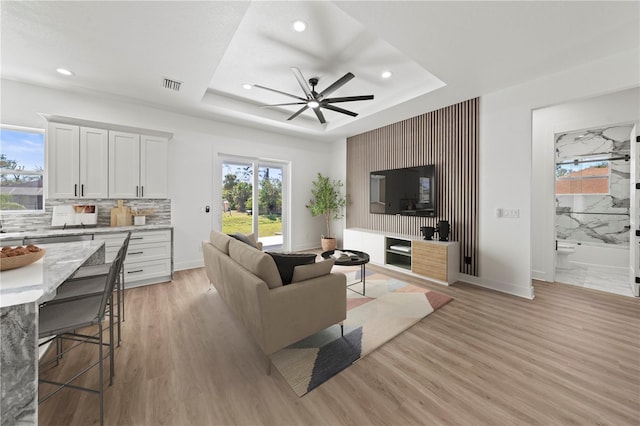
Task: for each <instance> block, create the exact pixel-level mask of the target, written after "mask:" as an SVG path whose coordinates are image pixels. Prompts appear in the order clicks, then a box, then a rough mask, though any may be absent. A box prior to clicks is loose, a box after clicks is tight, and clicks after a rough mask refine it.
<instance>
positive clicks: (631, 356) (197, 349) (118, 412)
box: [39, 267, 640, 425]
mask: <svg viewBox="0 0 640 426" xmlns="http://www.w3.org/2000/svg"><path fill="white" fill-rule="evenodd" d="M372 268H373V267H372ZM374 269H376V268H374ZM381 271H383V272H384V273H388V272H387V271H384V270H381ZM402 277H404V278H403V279H405V280H407V281H410V279H407V277H406V276H404V275H403V276H402ZM426 286H427V287H429V288H430V289H433V290H436V291H440V292H442V293H447V294H449V295H451V296H453V297H454V298H455V300H454V301H453V302H452V303H450V304H448V305H447V306H445V307H443V308H442V309H440V310H439V311H437V312H435V313H433V314H431V315H430V316H428V317H426V318H425V319H423V320H422V321H421V322H419V323H418V324H417V325H415V326H414V327H412V328H411V329H409V330H408V331H406V332H404V333H402V334H401V335H399V336H398V337H396V338H395V339H393V340H392V341H390V342H388V343H387V344H385V345H384V346H382V347H381V348H379V349H378V350H376V351H374V352H373V353H372V354H370V355H368V356H366V357H365V358H363V359H361V360H360V361H358V362H357V363H356V364H354V365H352V366H351V367H349V368H348V369H346V370H345V371H343V372H341V373H340V374H338V375H337V376H335V377H334V378H332V379H331V380H329V381H328V382H326V383H324V384H323V385H321V386H320V387H319V388H317V389H315V390H313V391H312V392H310V393H309V394H307V395H305V396H304V397H302V398H298V397H297V396H296V395H295V394H294V392H293V391H292V390H291V389H290V388H289V386H288V385H287V383H286V382H285V381H284V380H283V379H282V377H281V376H280V375H279V373H278V372H277V370H275V369H273V373H272V375H271V376H267V375H265V359H264V358H263V355H261V352H260V351H259V349H258V348H257V346H256V345H255V344H254V343H253V342H252V340H251V338H250V336H249V335H248V333H247V332H246V331H245V330H244V328H243V326H242V325H241V323H240V322H239V321H237V320H236V319H235V318H234V317H233V316H232V314H231V313H230V311H229V310H228V309H227V307H226V306H225V304H224V303H223V302H222V301H221V299H220V298H219V297H218V295H217V293H216V292H215V289H213V287H212V286H210V285H209V284H208V282H207V279H206V276H205V273H204V270H203V269H194V270H189V271H182V272H178V273H176V274H175V280H174V282H173V283H168V284H158V285H154V286H148V287H141V288H136V289H131V290H128V291H127V299H126V303H127V307H126V309H127V320H126V322H125V323H124V329H123V339H124V342H123V345H122V347H120V348H119V349H117V351H116V377H115V383H114V384H113V386H111V387H109V388H107V390H106V396H105V405H106V409H105V419H106V421H105V423H106V424H110V425H256V424H269V425H293V424H301V425H312V424H328V425H339V424H346V425H367V424H380V425H382V424H384V425H399V424H408V425H425V424H428V425H433V424H459V425H568V424H579V425H587V424H598V425H638V424H639V422H640V402H639V401H640V333H639V330H640V300H638V299H634V298H630V297H624V296H617V295H612V294H607V293H602V292H598V291H595V290H588V289H581V288H577V287H573V286H566V285H560V284H547V283H540V282H537V283H535V294H536V298H535V300H533V301H529V300H525V299H521V298H517V297H513V296H508V295H505V294H501V293H497V292H493V291H489V290H485V289H481V288H478V287H474V286H471V285H466V284H456V285H454V286H452V287H443V286H440V285H436V284H427V285H426ZM88 355H90V351H89V350H87V351H82V352H81V353H80V352H79V353H78V354H75V355H69V356H67V357H66V358H65V360H64V364H62V365H61V366H59V367H56V368H55V369H53V370H51V371H49V372H47V373H46V374H47V375H57V374H61V373H63V372H65V371H66V370H67V369H68V368H69V366H70V365H72V364H73V363H78V362H82V360H83V359H84V358H85V357H87V356H88ZM95 377H96V375H93V376H90V377H88V378H87V380H95ZM97 407H98V405H97V397H96V396H95V395H90V394H86V393H83V392H77V391H73V390H64V391H62V392H61V393H60V394H58V395H56V396H55V397H53V398H52V399H51V400H49V401H47V402H45V403H44V404H42V405H40V411H39V423H40V424H41V425H89V424H97V421H98V414H97V413H98V411H97Z"/></svg>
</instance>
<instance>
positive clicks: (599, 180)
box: [556, 160, 610, 194]
mask: <svg viewBox="0 0 640 426" xmlns="http://www.w3.org/2000/svg"><path fill="white" fill-rule="evenodd" d="M609 175H610V171H609V161H606V160H605V161H603V160H597V161H585V162H578V161H576V162H572V163H558V164H556V194H608V193H609Z"/></svg>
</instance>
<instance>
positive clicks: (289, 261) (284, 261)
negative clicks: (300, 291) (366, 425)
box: [267, 252, 316, 285]
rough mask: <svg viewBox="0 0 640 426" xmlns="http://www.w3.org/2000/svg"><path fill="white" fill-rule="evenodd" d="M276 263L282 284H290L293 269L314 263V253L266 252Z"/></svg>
mask: <svg viewBox="0 0 640 426" xmlns="http://www.w3.org/2000/svg"><path fill="white" fill-rule="evenodd" d="M267 254H269V255H270V256H271V257H273V260H274V261H275V262H276V266H277V267H278V272H279V273H280V278H281V279H282V284H283V285H287V284H291V279H292V278H293V268H295V267H296V266H298V265H308V264H310V263H315V261H316V255H315V254H314V253H270V252H267Z"/></svg>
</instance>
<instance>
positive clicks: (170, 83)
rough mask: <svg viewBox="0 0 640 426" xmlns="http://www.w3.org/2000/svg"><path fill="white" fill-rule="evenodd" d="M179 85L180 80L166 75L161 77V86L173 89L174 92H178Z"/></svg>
mask: <svg viewBox="0 0 640 426" xmlns="http://www.w3.org/2000/svg"><path fill="white" fill-rule="evenodd" d="M180 86H182V82H181V81H178V80H172V79H170V78H167V77H162V87H164V88H165V89H170V90H175V91H176V92H179V91H180Z"/></svg>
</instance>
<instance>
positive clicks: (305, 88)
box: [291, 67, 314, 99]
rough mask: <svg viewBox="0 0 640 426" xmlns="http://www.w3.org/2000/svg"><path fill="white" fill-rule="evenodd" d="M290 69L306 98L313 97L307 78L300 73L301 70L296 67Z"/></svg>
mask: <svg viewBox="0 0 640 426" xmlns="http://www.w3.org/2000/svg"><path fill="white" fill-rule="evenodd" d="M291 71H293V75H295V76H296V80H298V84H300V87H302V91H303V92H304V94H305V95H306V96H307V99H314V97H313V95H312V94H311V89H310V88H309V85H308V84H307V80H305V78H304V76H303V75H302V71H300V70H299V69H298V68H296V67H291Z"/></svg>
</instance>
